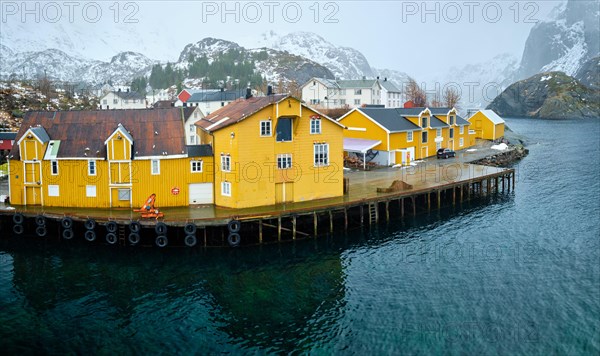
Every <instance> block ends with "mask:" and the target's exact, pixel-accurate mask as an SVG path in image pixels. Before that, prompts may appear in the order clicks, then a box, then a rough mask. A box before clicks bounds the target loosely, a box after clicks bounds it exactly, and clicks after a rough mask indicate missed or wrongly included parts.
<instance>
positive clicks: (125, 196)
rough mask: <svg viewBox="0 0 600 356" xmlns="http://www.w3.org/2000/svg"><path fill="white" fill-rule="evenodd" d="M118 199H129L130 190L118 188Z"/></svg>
mask: <svg viewBox="0 0 600 356" xmlns="http://www.w3.org/2000/svg"><path fill="white" fill-rule="evenodd" d="M118 193H119V200H121V201H129V200H131V190H130V189H119V192H118Z"/></svg>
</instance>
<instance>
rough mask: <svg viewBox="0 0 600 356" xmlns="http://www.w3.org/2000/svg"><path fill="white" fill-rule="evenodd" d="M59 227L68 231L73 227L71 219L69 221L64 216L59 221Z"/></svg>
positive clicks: (68, 218)
mask: <svg viewBox="0 0 600 356" xmlns="http://www.w3.org/2000/svg"><path fill="white" fill-rule="evenodd" d="M60 225H61V226H62V227H63V228H64V229H70V228H72V227H73V219H71V218H70V217H68V216H65V217H64V218H62V220H61V221H60Z"/></svg>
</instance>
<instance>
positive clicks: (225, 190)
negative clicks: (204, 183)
mask: <svg viewBox="0 0 600 356" xmlns="http://www.w3.org/2000/svg"><path fill="white" fill-rule="evenodd" d="M221 195H223V196H226V197H230V196H231V183H229V182H222V183H221Z"/></svg>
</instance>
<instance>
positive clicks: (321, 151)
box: [313, 143, 329, 167]
mask: <svg viewBox="0 0 600 356" xmlns="http://www.w3.org/2000/svg"><path fill="white" fill-rule="evenodd" d="M317 155H322V156H323V161H325V162H324V163H321V162H317ZM313 165H314V166H315V167H326V166H329V144H328V143H315V144H314V145H313Z"/></svg>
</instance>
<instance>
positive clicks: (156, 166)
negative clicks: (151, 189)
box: [150, 159, 160, 175]
mask: <svg viewBox="0 0 600 356" xmlns="http://www.w3.org/2000/svg"><path fill="white" fill-rule="evenodd" d="M150 171H151V172H150V173H151V174H152V175H157V174H160V161H159V160H157V159H153V160H151V161H150Z"/></svg>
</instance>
